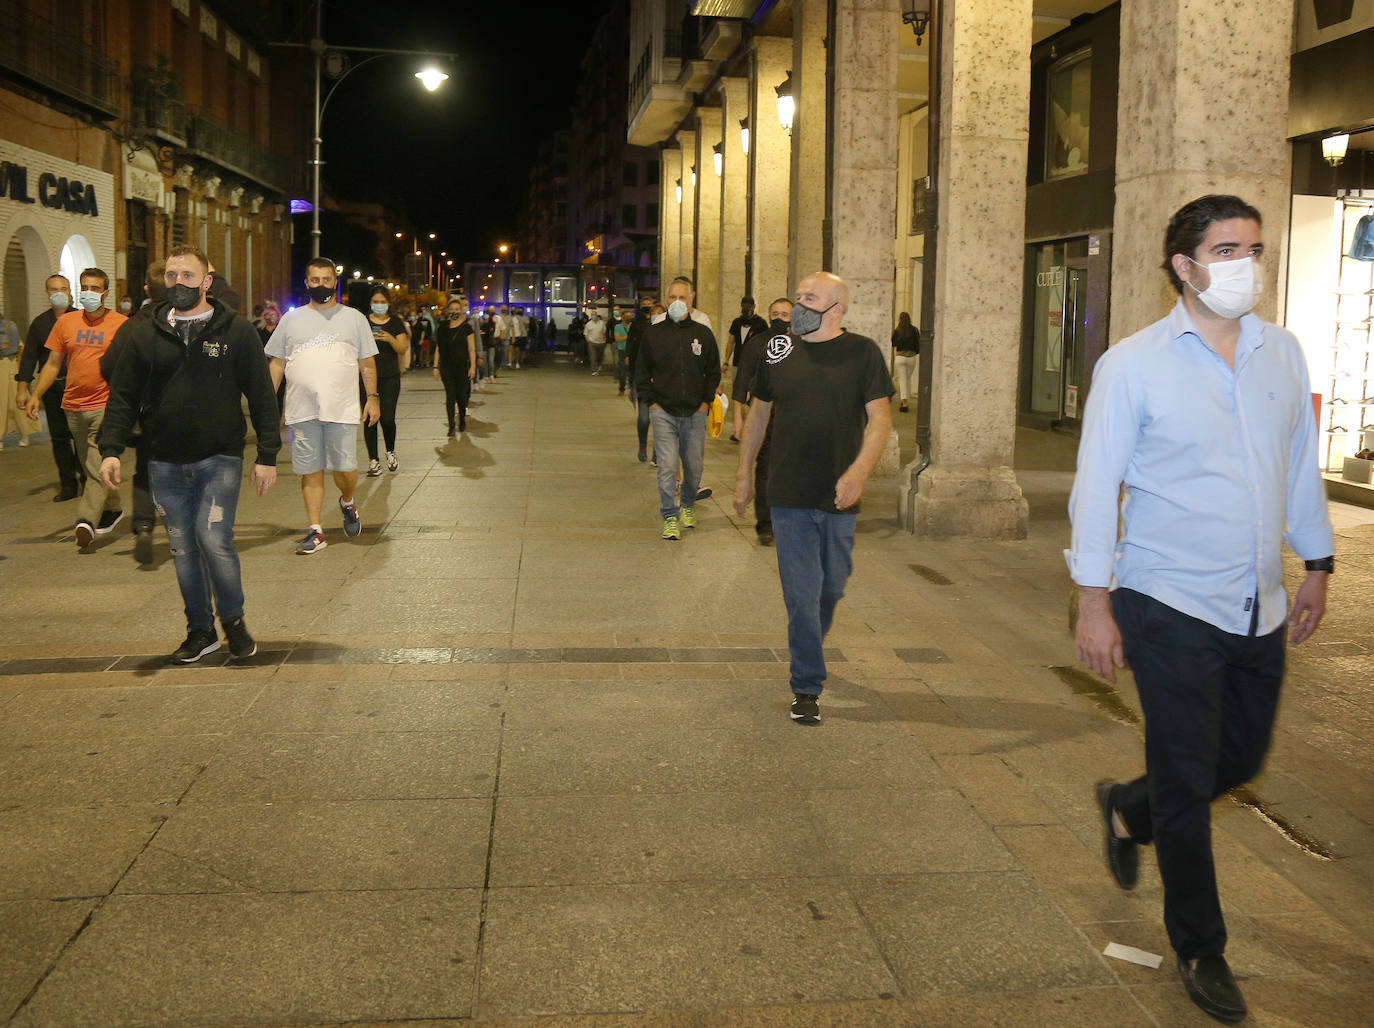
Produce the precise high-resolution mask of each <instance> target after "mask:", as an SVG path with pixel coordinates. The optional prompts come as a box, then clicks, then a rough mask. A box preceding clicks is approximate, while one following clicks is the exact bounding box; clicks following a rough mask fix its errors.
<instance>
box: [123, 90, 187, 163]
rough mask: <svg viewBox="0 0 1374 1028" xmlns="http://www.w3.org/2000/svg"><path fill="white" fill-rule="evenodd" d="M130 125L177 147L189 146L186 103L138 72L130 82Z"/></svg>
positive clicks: (140, 131)
mask: <svg viewBox="0 0 1374 1028" xmlns="http://www.w3.org/2000/svg"><path fill="white" fill-rule="evenodd" d="M129 127H130V128H131V129H132V130H133V131H134V132H135V133H139V134H144V133H146V134H148V135H151V136H155V137H157V138H158V139H161V140H163V141H165V142H168V143H172V144H174V145H176V146H185V145H186V104H184V103H183V102H182V101H181V100H180V99H178V98H177V97H174V96H168V95H167V93H166V92H165V91H164V90H163V89H161V88H159V87H158V86H157V85H155V84H154V83H152V82H150V81H148V80H147V79H146V78H144V77H142V76H140V75H138V74H137V73H135V75H134V77H133V79H132V80H131V81H130V83H129Z"/></svg>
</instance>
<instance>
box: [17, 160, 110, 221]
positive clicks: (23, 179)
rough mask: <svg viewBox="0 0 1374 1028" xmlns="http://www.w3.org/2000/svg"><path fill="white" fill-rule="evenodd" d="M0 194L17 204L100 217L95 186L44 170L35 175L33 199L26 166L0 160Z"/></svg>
mask: <svg viewBox="0 0 1374 1028" xmlns="http://www.w3.org/2000/svg"><path fill="white" fill-rule="evenodd" d="M0 196H3V197H6V198H8V199H10V200H13V201H15V202H16V203H41V204H42V205H43V206H44V207H50V208H52V209H53V210H61V211H67V212H68V213H69V214H89V215H90V216H91V217H93V218H98V217H100V209H99V205H98V204H97V203H96V199H95V186H88V185H83V184H82V183H81V182H80V181H78V180H76V179H67V178H63V177H60V176H57V175H54V174H53V173H52V172H50V171H45V172H43V173H42V174H40V175H39V176H38V196H37V197H36V198H35V197H34V196H32V195H30V193H29V169H28V168H27V167H26V166H24V165H22V164H14V163H11V162H10V161H4V162H0Z"/></svg>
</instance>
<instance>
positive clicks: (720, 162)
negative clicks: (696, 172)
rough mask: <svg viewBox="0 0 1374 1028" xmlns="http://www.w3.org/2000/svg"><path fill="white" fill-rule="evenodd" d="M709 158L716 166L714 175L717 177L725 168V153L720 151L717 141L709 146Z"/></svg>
mask: <svg viewBox="0 0 1374 1028" xmlns="http://www.w3.org/2000/svg"><path fill="white" fill-rule="evenodd" d="M711 160H712V162H713V163H714V164H715V166H716V177H717V178H719V177H720V175H721V172H722V171H724V170H725V154H723V153H721V151H720V144H719V143H716V144H715V145H714V146H712V147H711Z"/></svg>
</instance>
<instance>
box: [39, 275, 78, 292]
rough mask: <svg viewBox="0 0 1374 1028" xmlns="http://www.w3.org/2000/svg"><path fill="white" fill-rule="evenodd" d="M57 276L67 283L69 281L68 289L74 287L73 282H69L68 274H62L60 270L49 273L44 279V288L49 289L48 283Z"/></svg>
mask: <svg viewBox="0 0 1374 1028" xmlns="http://www.w3.org/2000/svg"><path fill="white" fill-rule="evenodd" d="M55 278H60V279H61V280H62V281H63V282H66V283H67V288H68V289H70V288H71V287H72V284H71V283H70V282H67V276H66V275H64V274H62V273H61V272H60V271H54V272H53V273H52V274H51V275H49V276H48V277H47V278H45V279H44V280H43V288H44V289H47V288H48V283H49V282H51V281H52V280H53V279H55Z"/></svg>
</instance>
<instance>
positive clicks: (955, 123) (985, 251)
mask: <svg viewBox="0 0 1374 1028" xmlns="http://www.w3.org/2000/svg"><path fill="white" fill-rule="evenodd" d="M941 8H942V10H943V15H944V17H943V22H942V28H943V32H944V49H943V51H942V59H941V76H940V91H941V95H940V117H941V125H942V127H943V133H942V138H941V145H940V171H939V194H940V195H939V205H940V208H939V210H940V215H939V237H938V252H939V260H938V270H937V274H936V282H935V338H936V339H937V340H938V341H939V345H938V346H937V347H936V350H935V353H934V367H933V373H932V386H931V452H930V454H929V456H930V459H931V461H932V463H931V466H930V467H929V468H927V469H926V470H925V472H924V473H922V474H921V476H920V478H919V481H918V482H917V483H915V485H916V486H917V490H918V491H916V492H914V493H909V492H908V491H907V490H902V493H901V496H902V516H903V520H904V522H905V524H906V525H907V527H908V528H910V529H911V530H913V531H914V532H915V533H916V534H917V535H919V536H923V537H927V538H949V537H954V536H969V537H973V538H981V539H1021V538H1025V536H1026V532H1027V527H1028V525H1027V522H1028V509H1027V506H1026V501H1025V498H1024V497H1023V496H1022V495H1021V487H1020V486H1019V485H1018V484H1017V482H1016V475H1015V474H1014V473H1013V471H1012V468H1011V465H1012V459H1013V456H1014V453H1015V448H1016V385H1017V369H1018V367H1019V365H1020V350H1021V294H1022V290H1023V285H1024V284H1023V282H1022V268H1023V265H1024V263H1025V252H1024V251H1025V242H1024V239H1023V238H1022V231H1021V228H1022V226H1023V225H1024V224H1025V207H1026V141H1027V132H1028V128H1027V126H1028V124H1029V107H1030V42H1031V0H1001V2H999V3H995V4H983V3H945V4H942V5H941ZM990 227H991V228H990ZM890 309H891V308H890V307H889V308H885V310H890ZM912 471H914V469H912V470H909V471H908V476H910V475H911V474H912Z"/></svg>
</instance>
